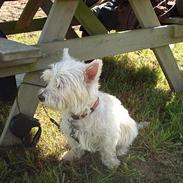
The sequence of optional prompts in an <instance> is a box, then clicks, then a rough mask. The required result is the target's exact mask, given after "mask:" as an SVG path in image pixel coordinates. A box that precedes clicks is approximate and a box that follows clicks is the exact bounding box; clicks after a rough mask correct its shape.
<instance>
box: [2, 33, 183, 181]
mask: <svg viewBox="0 0 183 183" xmlns="http://www.w3.org/2000/svg"><path fill="white" fill-rule="evenodd" d="M36 36H37V35H36ZM14 39H16V40H17V39H19V41H21V39H24V40H25V38H24V36H23V38H21V37H15V38H14ZM27 40H29V39H27ZM34 40H36V37H33V42H35V41H34ZM33 42H32V43H33ZM32 43H31V44H32ZM173 51H174V53H175V56H176V59H177V60H178V63H179V65H180V66H181V60H183V55H182V53H183V44H177V45H176V46H175V48H174V49H173ZM101 89H102V90H103V91H106V92H109V93H111V94H113V95H116V96H117V97H118V98H119V99H120V100H121V101H122V103H123V105H124V106H125V107H126V108H127V109H128V110H129V113H130V114H131V116H132V117H133V118H134V119H136V120H137V121H139V122H140V121H148V122H150V125H149V126H148V127H146V128H145V129H142V130H141V131H140V133H139V135H138V137H137V139H136V140H135V142H134V144H133V145H132V146H131V148H130V151H129V153H128V154H127V155H125V156H124V157H122V158H121V165H120V167H119V168H118V169H116V170H113V171H111V170H108V169H106V168H105V167H104V166H103V165H102V163H101V161H100V157H99V154H98V153H96V154H90V153H87V154H86V155H85V156H84V157H83V158H82V159H80V160H77V161H74V162H72V163H64V162H60V161H59V157H60V156H61V155H62V154H63V153H64V152H65V151H66V150H68V146H67V144H66V142H65V141H64V138H63V136H62V134H60V133H59V131H58V130H57V129H56V128H55V126H54V125H52V124H51V123H50V121H49V120H48V118H47V116H46V115H45V113H44V111H43V109H42V106H39V107H38V109H37V112H36V114H35V116H36V117H37V118H39V119H40V121H41V125H42V129H43V133H42V136H41V139H40V141H39V143H38V145H37V147H36V148H34V149H28V148H12V149H4V150H3V149H2V150H1V152H0V153H1V157H0V182H3V183H15V182H18V183H19V182H25V183H29V182H31V183H32V182H36V183H37V182H39V183H52V182H53V183H55V182H63V183H64V182H65V183H134V182H135V183H136V182H137V183H138V182H139V183H143V182H144V183H183V122H182V120H183V94H182V93H173V92H171V91H170V90H169V87H168V85H167V82H166V80H165V78H164V75H163V74H162V71H161V69H160V67H159V65H158V63H157V61H156V59H155V57H154V56H153V54H152V52H151V51H149V50H143V51H138V52H133V53H128V54H123V55H118V56H115V57H111V58H105V59H104V67H103V73H102V76H101ZM9 109H10V107H9V106H8V105H5V104H0V131H2V127H3V124H4V122H5V119H6V117H7V116H8V111H9ZM49 114H50V115H51V116H53V117H54V118H55V119H56V120H59V118H60V115H59V114H58V113H57V112H54V111H51V110H49Z"/></svg>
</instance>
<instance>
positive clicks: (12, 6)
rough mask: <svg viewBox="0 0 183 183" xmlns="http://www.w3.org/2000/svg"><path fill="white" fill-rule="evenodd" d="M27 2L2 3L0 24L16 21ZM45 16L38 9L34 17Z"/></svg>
mask: <svg viewBox="0 0 183 183" xmlns="http://www.w3.org/2000/svg"><path fill="white" fill-rule="evenodd" d="M27 1H28V0H17V1H7V2H4V3H3V5H2V7H1V8H0V22H5V21H10V20H17V19H18V18H19V17H20V15H21V13H22V11H23V8H24V7H25V5H26V3H27ZM42 16H45V14H44V12H43V11H42V10H41V9H39V11H38V12H37V13H36V15H35V17H37V18H38V17H42Z"/></svg>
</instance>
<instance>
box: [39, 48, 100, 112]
mask: <svg viewBox="0 0 183 183" xmlns="http://www.w3.org/2000/svg"><path fill="white" fill-rule="evenodd" d="M101 70H102V61H101V60H98V59H97V60H94V61H93V62H91V63H89V64H85V63H82V62H79V61H78V60H76V59H74V58H72V57H71V56H70V55H69V53H68V49H66V48H65V49H64V52H63V58H62V60H61V61H60V62H58V63H56V64H55V65H52V67H51V69H47V70H45V71H44V72H43V75H42V78H43V80H44V81H45V82H46V84H47V86H46V88H44V89H41V90H40V94H39V95H38V98H39V100H40V101H41V102H42V103H44V104H45V105H47V106H49V107H52V108H54V109H57V110H72V111H77V109H78V110H80V109H79V108H81V107H82V105H83V106H84V105H86V104H87V103H88V102H89V101H90V100H91V98H92V97H95V96H97V93H98V87H99V84H98V80H99V77H100V74H101Z"/></svg>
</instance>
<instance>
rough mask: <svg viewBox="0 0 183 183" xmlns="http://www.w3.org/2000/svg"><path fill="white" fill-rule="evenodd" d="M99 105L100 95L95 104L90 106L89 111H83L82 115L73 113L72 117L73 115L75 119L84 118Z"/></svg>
mask: <svg viewBox="0 0 183 183" xmlns="http://www.w3.org/2000/svg"><path fill="white" fill-rule="evenodd" d="M98 105H99V97H98V98H97V100H96V101H95V103H94V104H93V106H92V107H91V108H90V112H89V113H83V114H81V115H76V114H72V115H71V117H72V119H73V120H80V119H83V118H85V117H86V116H87V115H88V114H91V113H92V112H94V111H95V109H96V108H97V106H98Z"/></svg>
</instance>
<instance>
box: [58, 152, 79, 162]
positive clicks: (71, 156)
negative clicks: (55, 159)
mask: <svg viewBox="0 0 183 183" xmlns="http://www.w3.org/2000/svg"><path fill="white" fill-rule="evenodd" d="M75 159H78V157H77V155H76V153H75V152H74V151H72V150H70V151H66V152H64V154H63V156H62V157H61V160H62V161H73V160H75Z"/></svg>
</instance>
